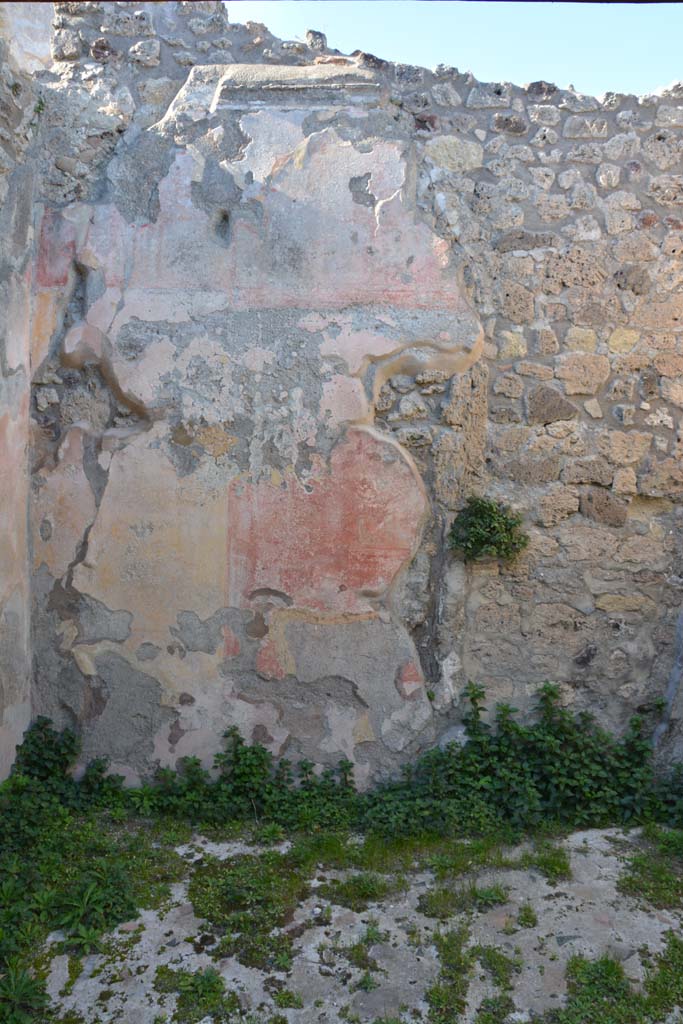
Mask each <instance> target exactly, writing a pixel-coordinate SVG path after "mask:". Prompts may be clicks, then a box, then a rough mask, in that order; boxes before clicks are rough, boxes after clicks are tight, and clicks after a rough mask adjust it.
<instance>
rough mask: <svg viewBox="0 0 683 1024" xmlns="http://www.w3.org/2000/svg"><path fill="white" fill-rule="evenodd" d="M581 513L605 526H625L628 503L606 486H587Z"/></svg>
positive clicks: (582, 498)
mask: <svg viewBox="0 0 683 1024" xmlns="http://www.w3.org/2000/svg"><path fill="white" fill-rule="evenodd" d="M580 507H581V514H582V515H584V516H586V517H587V518H588V519H593V520H595V522H596V523H604V525H605V526H623V525H624V523H625V522H626V516H627V513H628V505H627V504H626V502H625V501H623V500H622V499H621V498H619V497H617V495H616V494H614V493H613V492H612V491H608V490H606V489H605V488H604V487H587V488H586V489H585V490H584V491H583V493H582V495H581V506H580Z"/></svg>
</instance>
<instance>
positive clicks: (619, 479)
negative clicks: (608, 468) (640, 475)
mask: <svg viewBox="0 0 683 1024" xmlns="http://www.w3.org/2000/svg"><path fill="white" fill-rule="evenodd" d="M612 490H613V491H615V492H616V493H617V494H637V493H638V484H637V481H636V474H635V471H634V470H633V469H631V467H630V466H625V467H624V468H623V469H618V470H617V471H616V473H615V474H614V480H613V481H612Z"/></svg>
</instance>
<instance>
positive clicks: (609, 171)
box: [595, 164, 621, 188]
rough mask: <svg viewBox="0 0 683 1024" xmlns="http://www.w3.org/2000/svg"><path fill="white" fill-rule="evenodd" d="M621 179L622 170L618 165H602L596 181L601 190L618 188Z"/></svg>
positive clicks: (596, 175) (596, 174) (596, 173)
mask: <svg viewBox="0 0 683 1024" xmlns="http://www.w3.org/2000/svg"><path fill="white" fill-rule="evenodd" d="M620 177H621V168H620V167H618V166H617V165H616V164H600V166H599V167H598V169H597V171H596V172H595V180H596V181H597V183H598V185H600V187H601V188H616V186H617V185H618V184H619V178H620Z"/></svg>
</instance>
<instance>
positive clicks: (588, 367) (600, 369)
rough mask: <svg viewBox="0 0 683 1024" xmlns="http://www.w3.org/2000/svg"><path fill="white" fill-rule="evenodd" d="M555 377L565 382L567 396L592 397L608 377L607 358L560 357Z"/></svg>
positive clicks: (594, 356)
mask: <svg viewBox="0 0 683 1024" xmlns="http://www.w3.org/2000/svg"><path fill="white" fill-rule="evenodd" d="M555 376H556V377H557V378H558V379H559V380H563V381H564V382H565V388H566V391H567V394H568V395H594V394H596V392H598V391H599V390H600V388H601V386H602V385H603V384H604V383H605V382H606V380H607V379H608V377H609V359H608V358H607V356H596V355H589V354H585V355H584V354H578V353H577V354H572V355H568V356H564V357H561V361H560V362H559V363H558V365H557V367H556V368H555Z"/></svg>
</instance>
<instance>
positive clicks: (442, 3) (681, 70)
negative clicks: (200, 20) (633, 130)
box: [228, 0, 683, 95]
mask: <svg viewBox="0 0 683 1024" xmlns="http://www.w3.org/2000/svg"><path fill="white" fill-rule="evenodd" d="M228 16H229V18H230V20H231V21H241V22H244V21H261V22H265V24H266V25H267V26H268V28H269V29H270V30H271V31H272V32H273V33H274V34H275V35H276V36H280V37H281V38H285V39H297V38H299V39H302V38H303V37H304V34H305V32H306V29H308V28H315V29H319V30H320V31H322V32H325V33H326V34H327V38H328V43H329V45H330V46H333V47H337V49H339V50H342V51H343V52H350V51H352V50H356V49H359V50H368V51H369V52H370V53H374V54H376V55H377V56H378V57H384V58H387V59H389V60H395V61H403V62H405V63H409V64H422V65H424V66H426V67H434V66H435V65H436V64H451V65H453V66H454V67H457V68H459V70H460V71H472V72H473V73H474V74H475V75H476V77H477V78H478V79H480V80H481V81H511V82H515V83H516V84H518V85H523V84H525V83H526V82H530V81H534V80H536V79H539V78H544V79H546V80H547V81H551V82H555V83H556V84H557V85H559V86H562V87H566V86H567V85H569V84H570V83H571V84H573V85H574V86H575V88H576V89H577V90H578V91H579V92H585V93H591V94H593V95H598V94H600V93H603V92H607V91H609V90H613V91H615V92H627V93H630V92H633V93H637V94H642V93H648V92H654V91H655V89H657V88H658V87H660V86H666V85H669V84H670V83H671V82H672V81H675V80H677V79H683V3H676V4H620V3H604V4H594V3H514V2H499V3H491V2H474V0H228Z"/></svg>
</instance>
